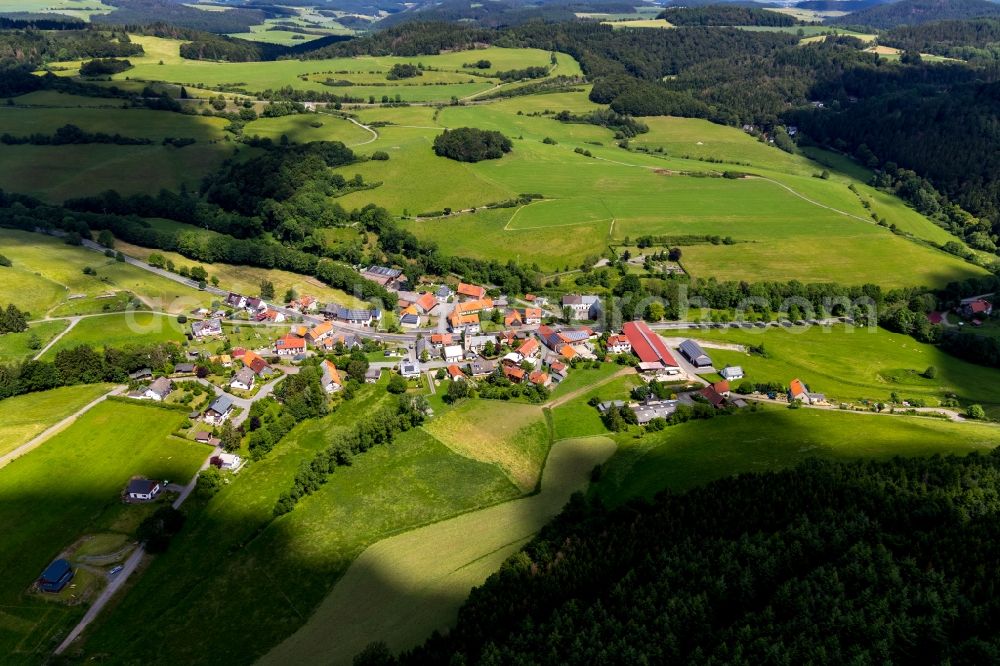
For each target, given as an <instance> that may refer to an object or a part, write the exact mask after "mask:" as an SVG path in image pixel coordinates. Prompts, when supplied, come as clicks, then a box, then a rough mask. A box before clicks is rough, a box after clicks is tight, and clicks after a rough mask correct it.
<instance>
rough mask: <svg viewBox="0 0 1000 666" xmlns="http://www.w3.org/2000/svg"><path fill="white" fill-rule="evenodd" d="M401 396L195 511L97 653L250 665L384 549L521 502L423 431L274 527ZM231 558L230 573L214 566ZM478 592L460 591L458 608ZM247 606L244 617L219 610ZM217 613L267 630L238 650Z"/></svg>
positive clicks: (293, 440) (372, 455)
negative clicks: (171, 655) (209, 621)
mask: <svg viewBox="0 0 1000 666" xmlns="http://www.w3.org/2000/svg"><path fill="white" fill-rule="evenodd" d="M392 399H394V398H393V397H392V396H391V395H389V394H387V393H386V392H385V380H383V382H382V383H381V384H379V385H375V386H366V387H364V388H363V389H362V390H361V391H359V393H358V395H357V396H356V397H355V399H354V400H353V401H349V402H346V403H343V404H342V405H341V406H340V408H339V409H338V410H337V411H336V412H335V413H333V414H331V415H329V416H327V417H325V418H323V419H320V420H315V421H310V422H306V423H303V424H301V425H299V426H298V427H297V428H296V429H295V430H294V431H293V432H292V433H291V434H290V435H289V436H288V438H287V439H285V440H283V441H282V442H281V444H280V445H279V446H278V447H276V448H275V450H274V451H273V452H272V453H271V454H270V455H269V456H268V457H267V458H265V459H264V460H262V461H259V462H256V463H253V464H252V465H250V466H248V467H247V468H246V469H244V470H243V471H241V472H240V474H239V475H238V476H237V477H235V478H234V479H233V480H232V482H231V483H230V484H228V485H227V486H226V487H224V488H223V489H222V490H221V491H220V492H219V493H218V494H217V495H216V496H215V497H214V498H212V500H211V501H209V502H208V503H207V504H205V505H204V506H203V507H202V508H200V509H199V510H197V511H194V512H192V514H191V516H190V518H189V520H188V523H187V525H186V526H185V529H184V531H183V532H182V533H181V535H180V536H179V537H178V538H177V539H176V540H175V543H174V544H173V545H172V546H171V548H170V550H169V551H168V552H167V553H165V554H164V555H162V556H160V557H158V558H157V559H156V560H155V561H154V562H153V563H152V564H151V566H150V568H149V569H148V570H147V571H146V572H145V573H144V574H143V576H142V578H140V579H139V580H138V582H137V583H136V586H135V589H134V590H133V591H132V592H130V594H129V595H128V596H127V597H125V598H124V599H123V600H122V602H121V604H120V605H119V606H117V607H115V608H113V609H109V610H108V611H107V613H106V614H105V615H104V616H103V617H102V618H101V619H100V620H99V626H97V627H96V628H95V631H94V632H93V633H92V634H91V636H90V637H89V638H88V639H87V643H86V644H85V646H84V647H85V651H86V653H87V654H97V653H103V652H109V651H110V652H114V653H119V654H121V653H123V651H125V652H128V653H130V654H135V655H137V656H138V655H140V654H144V653H146V651H147V650H155V649H156V648H155V646H156V645H157V644H167V643H169V644H171V645H175V646H176V649H177V652H176V657H177V658H179V659H182V660H191V659H204V658H206V657H207V656H208V655H213V654H214V655H218V656H219V657H220V658H223V657H222V655H225V657H224V658H225V659H230V660H231V659H236V660H238V661H250V660H252V659H253V658H254V657H256V656H258V655H260V654H262V653H263V652H266V651H267V650H268V649H270V648H271V647H273V646H274V645H276V644H278V643H279V642H280V641H281V640H282V639H284V638H285V637H287V636H289V635H291V634H292V633H293V632H294V631H295V630H296V629H297V628H298V627H300V626H301V625H302V624H303V623H304V622H305V621H306V619H307V618H308V616H309V615H310V614H311V613H312V609H314V608H316V607H317V606H319V604H320V603H321V602H322V600H323V599H324V598H325V597H326V596H327V594H328V593H329V591H330V589H331V588H332V587H333V584H334V583H335V582H336V581H337V580H338V579H339V578H340V577H341V576H342V575H343V573H344V571H345V570H346V569H347V568H348V566H349V565H350V563H351V562H352V561H353V560H354V559H355V558H356V557H357V556H358V554H360V553H361V552H362V551H363V550H364V549H365V548H366V547H368V546H369V545H371V544H372V543H375V542H377V541H380V540H382V539H384V538H386V537H389V536H391V535H394V534H398V533H401V532H404V531H406V530H409V529H412V528H414V527H418V526H420V525H427V524H431V523H435V522H437V521H440V520H442V519H444V518H448V517H451V516H455V515H458V514H463V513H466V512H468V511H470V510H473V509H477V508H480V507H483V506H491V505H493V504H496V503H498V502H502V501H504V500H508V499H512V498H514V497H517V496H518V495H519V494H520V493H519V491H518V490H517V489H516V488H515V487H514V486H513V485H512V484H511V483H510V482H509V481H508V480H507V479H506V477H505V476H504V475H503V473H502V472H501V471H500V470H499V469H498V468H496V467H495V466H493V465H488V464H484V463H481V462H477V461H474V460H470V459H468V458H465V457H462V456H459V455H457V454H455V453H453V452H452V451H450V450H449V449H448V448H447V447H446V446H444V445H443V444H441V443H440V442H438V441H436V440H435V439H434V438H433V437H431V436H430V435H429V434H428V433H427V432H425V431H424V430H422V429H419V428H418V429H415V430H412V431H409V432H407V433H404V434H402V435H400V436H398V437H397V439H396V440H395V441H394V442H393V444H392V445H390V446H384V447H376V448H374V449H372V450H370V451H368V452H366V453H365V454H363V455H359V456H357V457H356V458H355V459H354V463H353V465H351V466H349V467H344V468H340V469H338V470H337V472H336V473H335V474H333V475H332V476H331V477H330V479H329V481H328V482H327V483H326V484H325V485H324V486H323V487H322V488H321V489H320V490H319V491H318V492H316V493H314V494H313V495H311V496H310V497H308V498H306V499H304V500H303V501H301V502H300V503H299V505H298V506H297V507H296V508H295V510H294V511H292V512H291V513H290V514H287V515H286V516H283V517H282V518H280V519H278V520H276V521H274V522H270V521H271V517H272V513H271V511H272V508H273V505H274V502H275V500H276V499H277V498H278V496H279V495H280V493H281V492H283V491H285V490H287V489H288V487H289V486H290V484H291V482H292V478H293V477H294V475H295V473H296V471H297V470H298V468H299V465H300V463H301V462H302V461H307V460H309V459H311V458H312V456H313V455H314V454H315V452H316V451H317V450H319V449H320V448H321V447H323V446H325V445H326V444H327V443H328V442H329V441H330V439H331V437H332V436H334V435H335V434H336V433H337V432H338V431H340V430H342V429H343V428H345V427H348V426H349V425H350V424H351V423H352V422H353V420H354V419H356V418H358V417H359V416H360V415H362V414H364V413H366V412H367V411H370V410H372V409H374V408H375V407H376V406H378V405H379V404H386V402H387V401H389V400H392ZM587 469H588V470H589V467H588V468H587ZM567 496H568V494H567ZM221 561H225V562H227V565H226V566H224V567H222V566H219V567H216V566H207V567H206V566H205V562H221ZM466 592H467V588H464V589H462V590H461V591H456V593H455V595H454V597H453V600H452V602H450V603H457V602H458V601H459V600H460V599H461V598H464V596H465V593H466ZM237 607H238V608H240V609H241V612H240V613H236V614H233V613H220V612H218V611H219V609H222V608H237ZM206 616H211V617H213V618H214V619H213V622H214V624H215V627H216V629H217V631H224V632H231V631H237V630H239V629H240V628H245V627H247V626H253V627H255V630H254V632H253V633H252V634H251V635H247V636H246V637H245V638H244V639H241V641H239V642H238V643H228V642H227V643H220V642H219V641H217V640H215V637H216V635H217V634H216V632H203V631H200V630H199V629H198V627H200V626H202V623H203V621H204V617H206ZM182 637H183V638H182ZM161 641H163V642H161ZM149 654H150V655H151V656H152V653H149Z"/></svg>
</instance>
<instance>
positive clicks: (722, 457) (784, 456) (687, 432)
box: [592, 407, 1000, 505]
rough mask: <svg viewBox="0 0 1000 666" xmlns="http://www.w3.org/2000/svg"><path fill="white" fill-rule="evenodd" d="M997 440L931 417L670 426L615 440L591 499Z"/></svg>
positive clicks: (982, 448) (802, 413)
mask: <svg viewBox="0 0 1000 666" xmlns="http://www.w3.org/2000/svg"><path fill="white" fill-rule="evenodd" d="M998 434H1000V430H998V428H997V427H996V426H992V425H985V424H975V423H950V422H947V421H942V420H938V419H932V418H926V417H907V416H890V415H875V414H857V413H855V414H852V413H844V412H838V411H823V410H816V409H799V410H789V409H785V408H779V407H769V408H765V409H764V410H762V411H759V412H756V413H745V414H738V415H733V416H728V417H722V416H720V417H717V418H714V419H711V420H708V421H693V422H689V423H685V424H682V425H678V426H672V427H669V428H667V429H666V430H664V431H662V432H660V433H654V434H650V435H646V436H645V437H643V438H642V439H639V440H636V439H633V438H632V437H631V436H621V437H617V439H618V444H619V447H620V448H619V451H618V453H617V454H615V456H614V457H613V458H612V459H611V460H610V461H608V463H607V464H606V465H605V466H604V468H603V470H602V475H601V481H600V482H599V483H598V484H597V485H596V486H595V487H594V488H593V490H592V492H594V493H595V494H597V495H598V496H599V497H601V498H602V499H603V500H604V501H605V502H607V503H608V504H611V505H616V504H620V503H622V502H625V501H627V500H628V499H631V498H633V497H646V498H649V497H652V496H653V495H655V494H656V493H657V492H659V491H660V490H665V489H670V490H673V491H683V490H687V489H688V488H693V487H694V486H698V485H703V484H705V483H708V482H709V481H713V480H715V479H719V478H722V477H725V476H732V475H735V474H739V473H741V472H761V471H766V470H776V469H783V468H786V467H791V466H793V465H796V464H798V463H800V462H803V461H805V460H807V459H808V458H823V459H828V460H850V459H857V458H865V459H875V460H884V459H887V458H891V457H893V456H898V455H902V456H928V455H934V454H965V453H971V452H974V451H976V452H980V453H984V452H987V451H989V450H990V449H992V448H993V447H995V446H996V445H997V442H998V441H1000V439H998Z"/></svg>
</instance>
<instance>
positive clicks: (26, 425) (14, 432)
mask: <svg viewBox="0 0 1000 666" xmlns="http://www.w3.org/2000/svg"><path fill="white" fill-rule="evenodd" d="M5 337H6V336H5ZM110 388H111V385H110V384H86V385H83V386H63V387H60V388H57V389H52V390H51V391H42V392H40V393H30V394H26V395H18V396H14V397H12V398H6V399H4V400H2V401H0V424H2V425H0V456H2V455H6V454H8V453H10V452H11V451H13V450H14V449H16V448H17V447H19V446H21V445H22V444H25V443H27V442H28V441H30V440H31V438H33V437H35V436H37V435H40V434H41V433H42V432H44V431H45V430H46V429H47V428H50V427H52V426H54V425H55V424H57V423H59V422H60V421H62V420H63V419H64V418H66V417H67V416H70V415H71V414H74V413H76V411H77V410H79V409H80V408H82V407H83V406H84V405H87V404H88V403H90V402H91V401H93V400H96V399H97V398H99V397H100V396H102V395H104V394H105V393H107V392H108V390H110Z"/></svg>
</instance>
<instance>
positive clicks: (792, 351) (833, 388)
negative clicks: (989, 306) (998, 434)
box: [690, 326, 1000, 413]
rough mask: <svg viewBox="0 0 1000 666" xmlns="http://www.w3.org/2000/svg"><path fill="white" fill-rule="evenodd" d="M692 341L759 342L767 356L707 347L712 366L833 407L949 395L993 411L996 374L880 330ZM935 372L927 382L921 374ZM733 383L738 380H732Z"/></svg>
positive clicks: (999, 391) (998, 409)
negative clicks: (799, 384)
mask: <svg viewBox="0 0 1000 666" xmlns="http://www.w3.org/2000/svg"><path fill="white" fill-rule="evenodd" d="M690 335H691V336H692V337H694V338H695V339H703V340H708V341H717V342H725V343H731V344H732V343H735V344H741V345H748V346H749V345H761V344H762V345H764V349H765V352H766V354H767V356H766V357H761V356H758V355H751V354H747V353H743V352H738V351H732V350H728V349H709V350H708V354H709V356H711V357H712V360H713V361H714V363H715V367H717V368H722V367H724V366H725V365H727V364H729V365H739V366H741V367H742V368H743V370H744V371H745V372H746V379H747V380H750V381H755V382H762V383H764V382H779V383H780V384H782V385H787V384H788V382H790V381H791V380H792V379H795V378H799V379H801V380H802V381H804V382H805V383H806V384H808V385H809V387H810V389H811V390H812V391H815V392H817V393H825V394H826V396H827V398H828V399H830V400H831V401H832V402H837V401H844V402H855V403H856V402H859V401H861V400H869V401H872V402H878V401H883V402H885V401H888V400H889V397H890V394H892V393H896V394H897V395H898V396H899V397H900V398H902V399H903V400H906V399H908V398H910V399H919V400H924V401H926V403H927V406H928V407H935V406H937V405H938V403H939V401H940V400H944V399H947V398H949V397H952V396H954V397H955V398H957V399H958V400H959V401H960V402H961V404H963V405H965V406H967V405H969V404H972V403H980V404H982V405H983V406H984V407H985V408H987V409H988V410H990V411H992V412H993V413H1000V371H997V370H996V369H993V368H987V367H983V366H980V365H975V364H973V363H969V362H967V361H963V360H960V359H958V358H955V357H954V356H951V355H949V354H947V353H945V352H944V351H942V350H941V349H939V348H937V347H935V346H933V345H928V344H923V343H920V342H917V341H915V340H914V339H913V338H911V337H909V336H906V335H901V334H898V333H891V332H889V331H886V330H884V329H863V328H862V329H854V330H852V329H850V328H847V327H845V326H832V327H829V328H827V327H819V326H812V327H809V328H808V329H784V328H776V329H764V330H763V331H759V330H758V329H752V330H743V329H739V330H736V329H721V330H699V331H696V332H695V331H692V332H691V333H690ZM928 367H934V368H935V370H936V374H935V376H934V377H933V378H927V377H924V376H923V373H924V372H925V371H926V370H927V368H928ZM734 384H735V385H737V386H738V385H739V381H737V382H734Z"/></svg>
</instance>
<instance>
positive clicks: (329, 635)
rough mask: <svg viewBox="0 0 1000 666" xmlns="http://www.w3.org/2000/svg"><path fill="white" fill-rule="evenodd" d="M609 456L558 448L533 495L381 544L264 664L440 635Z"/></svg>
mask: <svg viewBox="0 0 1000 666" xmlns="http://www.w3.org/2000/svg"><path fill="white" fill-rule="evenodd" d="M613 451H614V444H613V442H612V441H611V440H609V439H607V438H604V437H594V438H585V439H573V440H563V441H560V442H556V443H555V444H554V445H553V446H552V452H551V454H550V455H549V460H548V462H547V463H546V466H545V471H544V473H543V477H542V485H541V491H540V492H539V493H538V494H537V495H533V496H531V497H528V498H525V499H521V500H517V501H514V502H507V503H504V504H500V505H498V506H495V507H491V508H488V509H483V510H480V511H474V512H471V513H466V514H464V515H461V516H458V517H457V518H452V519H450V520H445V521H442V522H439V523H436V524H433V525H429V526H427V527H423V528H421V529H417V530H412V531H409V532H405V533H403V534H400V535H399V536H395V537H392V538H389V539H385V540H382V541H379V542H378V543H376V544H375V545H374V546H372V547H371V548H369V549H368V550H366V551H365V552H364V553H363V554H362V555H361V557H360V558H358V560H357V561H356V562H355V563H354V564H353V565H352V566H351V568H350V569H348V571H347V574H346V575H345V576H344V578H343V579H342V580H341V581H340V582H339V583H337V585H336V586H335V587H334V588H333V592H332V593H331V594H330V595H329V596H328V597H327V598H326V599H324V600H323V603H322V604H321V605H320V606H319V608H318V609H317V610H316V612H315V614H314V615H313V616H312V617H311V618H310V619H309V622H308V623H307V624H306V625H305V626H304V627H303V628H302V629H300V630H299V631H298V632H297V633H295V634H294V635H293V636H292V637H291V638H289V639H288V640H286V641H285V642H283V643H282V644H281V645H280V646H278V648H277V649H275V650H273V651H272V652H270V653H269V654H268V655H267V657H266V658H265V659H264V660H263V661H262V663H263V664H287V663H301V662H308V663H331V664H346V663H350V660H351V658H352V657H353V655H354V654H356V653H357V652H359V651H360V650H361V649H362V648H364V647H365V645H366V644H367V643H368V642H369V641H371V640H383V641H385V642H386V644H387V645H388V646H389V648H390V649H391V650H393V651H398V650H401V649H405V648H408V647H412V646H413V645H415V644H417V643H419V642H421V641H422V640H423V639H424V638H425V637H426V636H427V635H428V634H429V633H430V632H431V631H434V630H441V631H443V630H446V629H448V628H449V627H450V626H451V625H452V624H453V623H454V622H455V618H456V616H457V612H458V608H459V606H460V605H461V604H462V603H463V602H464V600H465V597H466V595H467V594H468V592H469V590H470V589H472V588H473V587H474V586H476V585H480V584H482V582H483V581H484V580H485V579H486V577H487V576H488V575H489V574H491V573H492V572H494V571H496V569H497V568H499V566H500V565H501V564H502V563H503V561H504V560H505V559H506V558H507V557H509V556H510V555H512V554H514V553H515V552H516V551H517V550H518V549H519V548H520V547H521V546H522V545H523V544H524V543H525V542H526V541H527V540H528V539H529V538H530V537H531V536H532V535H533V534H534V533H535V532H537V531H538V530H539V529H540V528H541V527H542V526H543V525H544V524H545V523H546V522H548V521H549V520H550V519H551V518H552V517H553V516H555V515H556V514H557V513H558V512H559V510H560V509H561V508H562V507H563V506H564V505H565V503H566V501H567V500H568V499H569V496H570V495H571V494H572V493H573V492H575V491H578V490H582V489H584V488H586V486H587V481H588V478H589V474H590V471H591V470H592V469H593V467H594V465H597V464H600V463H601V462H602V461H603V460H605V459H606V458H607V457H608V456H609V455H610V454H611V453H612V452H613Z"/></svg>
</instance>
